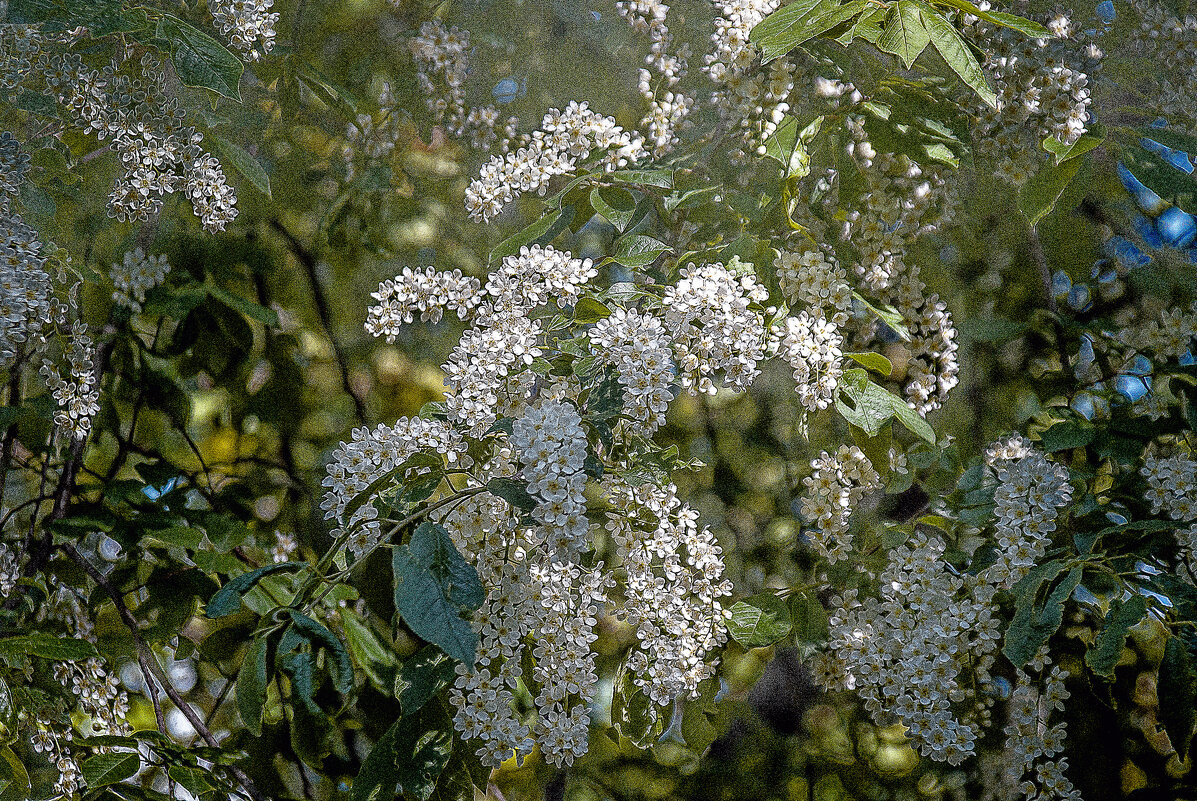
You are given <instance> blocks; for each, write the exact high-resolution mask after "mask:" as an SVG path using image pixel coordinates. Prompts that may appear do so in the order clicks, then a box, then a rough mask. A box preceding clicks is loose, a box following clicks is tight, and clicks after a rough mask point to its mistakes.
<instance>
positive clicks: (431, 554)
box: [392, 522, 486, 665]
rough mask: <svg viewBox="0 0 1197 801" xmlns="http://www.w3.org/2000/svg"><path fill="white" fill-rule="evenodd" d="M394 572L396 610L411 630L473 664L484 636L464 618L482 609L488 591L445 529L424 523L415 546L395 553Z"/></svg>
mask: <svg viewBox="0 0 1197 801" xmlns="http://www.w3.org/2000/svg"><path fill="white" fill-rule="evenodd" d="M392 568H393V570H394V574H395V608H396V609H397V610H398V612H399V614H400V615H401V616H402V618H403V620H404V621H405V622H406V623H407V625H408V626H410V627H411V630H412V631H414V632H415V633H416V634H417V635H418V636H420V637H421V638H423V639H425V640H427V641H428V642H430V643H432V644H434V645H436V646H438V647H439V648H440V649H441V650H442V651H444V652H445V653H446V654H448V655H449V656H451V657H453V658H454V659H457V660H458V661H460V662H464V663H465V664H466V665H473V664H474V657H475V654H476V653H477V650H478V634H477V633H476V632H475V631H474V629H473V628H472V627H471V626H470V624H469V622H467V621H466V620H464V619H463V618H462V614H463V613H467V612H469V611H472V610H474V609H477V608H478V607H479V606H481V605H482V601H483V600H484V599H485V597H486V592H485V590H483V588H482V585H481V583H479V581H478V572H477V571H476V570H475V569H474V566H473V565H471V564H470V563H469V562H467V561H466V560H465V559H464V558H463V557H462V555H461V554H460V553H458V552H457V549H456V548H455V547H453V541H452V540H451V539H450V538H449V532H448V531H446V530H445V528H444V526H441V525H438V524H436V523H428V522H425V523H421V524H420V526H419V527H418V528H417V529H416V531H415V533H414V534H413V535H412V538H411V542H410V543H408V544H407V545H403V546H400V547H399V548H396V549H395V552H394V557H393V559H392Z"/></svg>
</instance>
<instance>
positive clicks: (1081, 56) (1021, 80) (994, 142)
mask: <svg viewBox="0 0 1197 801" xmlns="http://www.w3.org/2000/svg"><path fill="white" fill-rule="evenodd" d="M971 27H972V28H973V34H974V35H975V36H976V37H977V40H978V41H979V42H980V44H981V47H982V49H983V50H984V52H985V54H986V61H985V64H984V68H985V72H986V76H987V77H988V78H989V81H990V83H991V84H992V86H993V88H994V91H995V92H996V93H997V108H992V107H990V106H983V105H982V104H981V103H980V102H979V101H977V100H976V99H975V98H973V100H972V103H973V105H974V107H975V108H976V109H977V111H976V122H975V125H976V133H975V134H974V136H978V137H980V139H979V141H981V140H983V141H985V142H986V148H985V151H986V154H985V155H986V157H987V158H991V159H994V160H995V161H996V162H997V172H998V174H999V175H1001V176H1003V177H1004V178H1006V180H1008V181H1010V182H1011V183H1014V184H1016V185H1021V184H1022V183H1024V182H1025V181H1026V179H1027V178H1029V177H1030V175H1031V173H1032V172H1033V171H1034V170H1035V169H1036V167H1037V165H1038V163H1039V161H1040V159H1039V158H1038V155H1037V151H1039V149H1040V143H1041V142H1042V141H1043V140H1044V138H1045V137H1055V138H1056V139H1059V140H1060V141H1061V142H1063V143H1064V144H1072V143H1073V142H1075V141H1076V140H1077V139H1079V138H1080V136H1081V135H1082V134H1084V133H1085V131H1086V130H1087V129H1088V124H1089V106H1090V103H1091V102H1092V100H1091V97H1090V87H1091V83H1092V81H1093V80H1094V79H1095V78H1096V77H1097V75H1098V73H1099V71H1100V68H1101V60H1102V57H1103V54H1102V52H1101V50H1100V49H1099V48H1098V47H1097V45H1096V44H1095V43H1093V42H1092V41H1091V40H1089V35H1088V34H1084V33H1082V32H1081V31H1080V30H1078V27H1077V26H1076V25H1075V24H1074V23H1073V22H1072V20H1070V19H1069V18H1068V17H1067V16H1066V15H1064V14H1057V15H1055V16H1054V17H1052V18H1051V19H1050V20H1048V28H1049V30H1051V31H1052V34H1053V35H1052V36H1051V37H1045V38H1041V39H1036V38H1033V37H1030V36H1026V35H1024V34H1022V33H1019V32H1016V31H1012V30H1010V29H1008V28H1003V27H1001V26H998V25H993V24H991V23H988V22H985V21H982V20H977V21H976V22H975V23H974V24H973V26H971Z"/></svg>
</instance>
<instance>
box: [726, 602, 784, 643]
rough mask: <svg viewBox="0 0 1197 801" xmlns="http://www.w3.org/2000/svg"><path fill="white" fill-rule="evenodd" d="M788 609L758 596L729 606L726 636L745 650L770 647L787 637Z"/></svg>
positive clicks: (779, 603) (781, 603) (780, 603)
mask: <svg viewBox="0 0 1197 801" xmlns="http://www.w3.org/2000/svg"><path fill="white" fill-rule="evenodd" d="M792 627H793V621H792V620H791V619H790V608H789V606H788V605H787V604H786V602H785V601H784V600H782V599H781V598H778V597H777V596H776V595H774V594H773V593H768V592H766V593H761V594H759V595H754V596H752V597H751V598H745V599H744V600H743V601H738V602H736V603H735V604H733V605H732V608H731V617H730V618H729V619H728V621H727V633H728V634H730V635H731V636H732V637H733V638H734V639H735V641H736V642H738V643H739V644H740V645H742V646H744V647H745V648H759V647H762V646H766V645H772V644H773V643H775V642H777V641H778V640H780V639H782V638H783V637H785V636H786V635H787V634H789V633H790V629H791V628H792Z"/></svg>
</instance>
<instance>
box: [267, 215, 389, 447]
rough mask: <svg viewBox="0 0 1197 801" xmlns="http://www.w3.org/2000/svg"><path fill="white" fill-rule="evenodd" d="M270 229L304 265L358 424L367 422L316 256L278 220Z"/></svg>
mask: <svg viewBox="0 0 1197 801" xmlns="http://www.w3.org/2000/svg"><path fill="white" fill-rule="evenodd" d="M270 227H271V228H273V229H274V230H275V231H277V232H278V234H279V236H281V237H282V238H283V239H284V240H285V241H286V243H287V247H288V249H290V251H291V253H292V254H293V255H294V256H295V258H296V259H297V260H298V261H299V263H300V264H301V265H303V269H304V272H305V273H306V274H307V277H308V283H309V284H310V285H311V287H312V299H313V300H314V301H315V304H316V315H317V316H318V317H319V318H320V325H321V326H323V327H324V332H325V333H326V334H328V341H329V342H330V343H331V344H332V350H333V357H334V358H335V359H336V361H337V368H338V369H339V370H340V372H341V385H342V386H343V387H344V388H345V392H346V393H347V394H348V395H349V397H351V398H353V408H354V410H355V411H356V413H357V419H358V422H360V423H364V422H366V419H367V415H366V404H365V402H364V401H363V400H362V399H361V398H360V397H358V395H357V393H356V392H354V391H353V385H352V383H351V382H350V381H349V362H348V360H347V359H346V358H345V353H344V351H343V350H342V349H341V345H340V344H339V343H338V342H337V337H336V335H335V334H334V333H333V326H332V315H331V313H330V312H329V307H328V298H327V297H326V296H325V294H324V287H323V285H322V284H321V283H320V276H319V275H318V274H317V271H316V256H315V254H314V253H312V251H311V250H309V249H308V248H307V247H306V246H304V244H303V243H302V242H300V241H299V240H298V239H296V238H295V235H294V234H292V233H291V232H290V231H289V230H287V227H286V226H284V225H283V224H282V222H281V221H279V220H278V219H272V220H271V221H270Z"/></svg>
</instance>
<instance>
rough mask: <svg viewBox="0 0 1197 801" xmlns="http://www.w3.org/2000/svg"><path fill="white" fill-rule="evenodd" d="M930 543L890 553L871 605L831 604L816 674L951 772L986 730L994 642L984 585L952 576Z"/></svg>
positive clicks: (995, 625) (938, 545)
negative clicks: (900, 728) (980, 689)
mask: <svg viewBox="0 0 1197 801" xmlns="http://www.w3.org/2000/svg"><path fill="white" fill-rule="evenodd" d="M944 550H945V546H944V543H943V541H942V540H940V539H939V538H938V537H932V538H930V539H928V538H926V537H924V536H923V535H921V534H919V535H916V536H915V538H914V539H913V540H912V541H911V542H910V543H908V544H906V545H903V546H901V547H898V548H895V549H894V550H893V551H891V552H890V559H889V564H888V566H887V567H886V569H885V571H884V572H883V573H882V574H881V577H880V580H879V582H878V587H879V588H880V594H879V596H878V597H876V598H866V599H865V600H864V601H857V599H856V591H855V590H852V591H850V592H849V593H848V594H847V595H846V597H844V598H842V599H836V600H835V601H833V603H832V607H833V610H834V611H833V612H832V615H831V620H830V627H831V628H830V640H829V649H830V650H829V651H827V652H824V653H821V654H819V657H818V661H817V663H816V677H817V678H818V679H819V681H820V683H822V684H823V685H824V686H825V687H827V688H828V689H851V690H854V691H855V692H856V694H857V695H858V696H859V697H860V698H861V699H862V700H863V702H864V705H865V708H866V709H867V710H868V711H869V712H870V713H871V714H872V715H873V717H874V718H875V719H876V720H878V722H886V721H889V720H893V719H895V718H896V719H897V721H898V722H900V723H902V724H903V725H904V726H905V727H906V735H907V736H908V737H909V738H910V739H911V740H912V741H913V743H914V744H915V745H916V746H917V747H918V748H919V750H920V751H921V752H922V753H923V754H924V755H925V756H929V757H931V758H932V759H935V760H937V761H944V762H948V763H949V764H952V765H959V764H960V763H961V762H963V761H964V760H965V759H966V758H968V757H970V756H972V755H973V754H974V753H975V751H976V742H977V740H979V739H980V738H981V736H982V728H983V727H984V726H985V725H987V724H988V723H989V705H990V704H991V702H992V699H991V697H990V696H987V695H984V694H982V695H980V696H978V693H977V692H976V691H975V689H974V688H975V687H977V686H978V685H980V686H985V685H987V684H988V683H989V682H990V680H991V677H990V672H989V671H990V668H991V667H992V666H993V663H994V661H995V658H996V654H997V647H998V642H999V640H1000V639H1001V620H1000V618H999V617H998V615H997V606H996V604H995V603H994V602H993V594H994V588H993V587H992V586H990V585H988V584H985V583H984V582H983V581H981V580H979V579H977V578H976V577H972V576H960V575H959V574H957V573H956V572H954V571H952V570H951V569H950V568H949V567H948V566H947V564H946V563H945V561H944V558H943V555H944Z"/></svg>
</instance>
